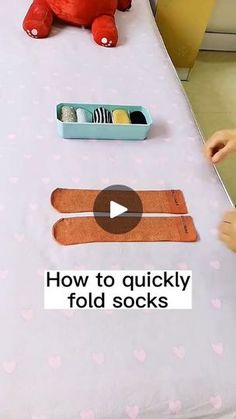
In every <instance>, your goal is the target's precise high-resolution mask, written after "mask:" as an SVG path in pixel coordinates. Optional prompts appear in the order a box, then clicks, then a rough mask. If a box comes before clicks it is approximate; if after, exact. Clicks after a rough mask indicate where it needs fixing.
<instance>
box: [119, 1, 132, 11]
mask: <svg viewBox="0 0 236 419" xmlns="http://www.w3.org/2000/svg"><path fill="white" fill-rule="evenodd" d="M131 4H132V0H118V7H117V9H118V10H121V11H122V12H124V11H125V10H128V9H130V8H131Z"/></svg>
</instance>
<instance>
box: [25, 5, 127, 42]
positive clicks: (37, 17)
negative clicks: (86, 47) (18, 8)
mask: <svg viewBox="0 0 236 419" xmlns="http://www.w3.org/2000/svg"><path fill="white" fill-rule="evenodd" d="M131 2H132V0H34V1H33V4H32V5H31V6H30V8H29V11H28V13H27V15H26V17H25V19H24V23H23V28H24V30H25V31H26V32H27V34H28V35H29V36H31V37H33V38H46V37H47V36H48V35H49V33H50V30H51V27H52V24H53V19H54V18H56V17H57V18H59V19H60V20H63V21H64V22H67V23H70V24H72V25H76V26H85V27H87V28H91V29H92V33H93V37H94V40H95V41H96V42H97V44H99V45H102V46H104V47H115V46H116V44H117V41H118V31H117V27H116V23H115V17H114V16H115V12H116V9H119V10H122V11H125V10H128V9H130V7H131Z"/></svg>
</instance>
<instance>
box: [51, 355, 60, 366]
mask: <svg viewBox="0 0 236 419" xmlns="http://www.w3.org/2000/svg"><path fill="white" fill-rule="evenodd" d="M61 362H62V361H61V357H60V356H59V355H56V356H50V357H49V358H48V363H49V366H50V367H51V368H53V369H58V368H60V366H61Z"/></svg>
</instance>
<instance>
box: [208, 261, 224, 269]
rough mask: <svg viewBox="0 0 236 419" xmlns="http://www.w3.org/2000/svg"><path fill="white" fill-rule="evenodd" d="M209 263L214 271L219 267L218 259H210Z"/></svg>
mask: <svg viewBox="0 0 236 419" xmlns="http://www.w3.org/2000/svg"><path fill="white" fill-rule="evenodd" d="M210 265H211V267H212V268H213V269H215V270H216V271H218V270H219V269H220V267H221V265H220V261H219V260H212V261H211V262H210Z"/></svg>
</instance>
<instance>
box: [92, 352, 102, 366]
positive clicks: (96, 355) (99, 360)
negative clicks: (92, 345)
mask: <svg viewBox="0 0 236 419" xmlns="http://www.w3.org/2000/svg"><path fill="white" fill-rule="evenodd" d="M92 359H93V362H94V363H95V364H97V365H102V364H103V363H104V360H105V357H104V354H103V353H102V352H94V353H93V354H92Z"/></svg>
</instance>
